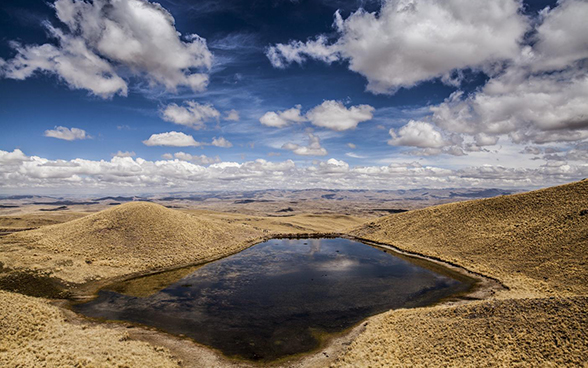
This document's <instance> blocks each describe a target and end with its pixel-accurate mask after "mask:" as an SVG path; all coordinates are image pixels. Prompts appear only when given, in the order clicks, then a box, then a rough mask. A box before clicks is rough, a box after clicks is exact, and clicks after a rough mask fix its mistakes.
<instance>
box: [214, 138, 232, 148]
mask: <svg viewBox="0 0 588 368" xmlns="http://www.w3.org/2000/svg"><path fill="white" fill-rule="evenodd" d="M211 145H213V146H215V147H223V148H231V147H233V144H232V143H231V142H229V141H228V140H226V139H225V138H223V137H218V138H216V137H214V138H212V143H211Z"/></svg>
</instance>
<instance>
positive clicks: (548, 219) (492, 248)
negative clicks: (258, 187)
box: [333, 180, 588, 367]
mask: <svg viewBox="0 0 588 368" xmlns="http://www.w3.org/2000/svg"><path fill="white" fill-rule="evenodd" d="M587 212H588V180H584V181H581V182H576V183H571V184H568V185H562V186H559V187H554V188H547V189H543V190H538V191H534V192H529V193H522V194H516V195H510V196H503V197H496V198H491V199H483V200H475V201H469V202H462V203H454V204H447V205H441V206H436V207H430V208H425V209H422V210H416V211H411V212H406V213H401V214H397V215H391V216H387V217H385V218H382V219H379V220H377V221H374V222H370V223H368V224H365V225H363V226H361V227H359V228H357V229H355V230H354V231H352V233H353V234H354V235H356V236H358V237H362V238H366V239H370V240H373V241H377V242H382V243H387V244H391V245H394V246H397V247H398V248H401V249H404V250H407V251H411V252H416V253H420V254H423V255H427V256H431V257H436V258H439V259H442V260H445V261H449V262H452V263H455V264H458V265H461V266H464V267H466V268H469V269H470V270H473V271H477V272H480V273H482V274H484V275H487V276H492V277H494V278H496V279H498V280H499V281H500V282H502V283H503V284H505V285H506V286H508V287H509V288H510V290H506V291H503V292H500V293H499V294H498V295H496V296H495V297H493V298H490V299H487V300H482V301H474V302H470V303H467V304H464V305H457V306H453V305H439V306H433V307H427V308H416V309H406V310H394V311H389V312H386V313H383V314H381V315H378V316H376V317H374V318H372V319H371V320H370V322H369V325H368V326H367V327H366V330H365V331H364V332H363V333H362V334H361V335H360V336H359V337H358V338H357V339H356V340H355V341H353V343H352V344H351V345H350V346H349V347H348V350H347V351H346V352H345V353H344V354H343V355H341V356H339V357H338V358H337V360H336V362H335V364H333V366H334V367H368V366H370V367H406V366H419V367H421V366H429V367H439V366H444V367H512V366H522V367H556V366H557V367H576V366H585V365H586V362H587V361H588V332H587V331H588V297H587V294H588V265H587V263H588V213H587Z"/></svg>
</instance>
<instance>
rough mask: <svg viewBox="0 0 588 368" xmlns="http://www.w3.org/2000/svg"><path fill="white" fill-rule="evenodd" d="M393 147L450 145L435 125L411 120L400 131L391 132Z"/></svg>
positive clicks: (438, 146)
mask: <svg viewBox="0 0 588 368" xmlns="http://www.w3.org/2000/svg"><path fill="white" fill-rule="evenodd" d="M389 133H390V137H392V138H391V139H390V140H389V141H388V144H389V145H391V146H410V147H420V148H441V147H444V146H446V145H448V144H449V142H447V141H446V140H445V139H444V138H443V135H442V134H441V132H439V131H438V130H437V129H436V128H435V126H434V125H433V124H430V123H426V122H422V121H415V120H411V121H409V122H408V124H406V125H405V126H403V127H402V128H400V129H398V132H396V130H394V129H390V131H389Z"/></svg>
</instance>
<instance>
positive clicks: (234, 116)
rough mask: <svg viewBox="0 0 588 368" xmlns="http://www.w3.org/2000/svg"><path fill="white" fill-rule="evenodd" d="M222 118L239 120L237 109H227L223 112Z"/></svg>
mask: <svg viewBox="0 0 588 368" xmlns="http://www.w3.org/2000/svg"><path fill="white" fill-rule="evenodd" d="M223 119H225V120H228V121H239V120H240V116H239V111H237V110H235V109H232V110H229V111H227V112H225V116H224V118H223Z"/></svg>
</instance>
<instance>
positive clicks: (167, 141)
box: [143, 132, 202, 147]
mask: <svg viewBox="0 0 588 368" xmlns="http://www.w3.org/2000/svg"><path fill="white" fill-rule="evenodd" d="M143 144H145V145H146V146H169V147H199V146H202V143H200V142H197V141H196V140H194V137H192V136H191V135H187V134H184V133H182V132H167V133H159V134H152V135H151V137H149V139H147V140H145V141H143Z"/></svg>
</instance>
